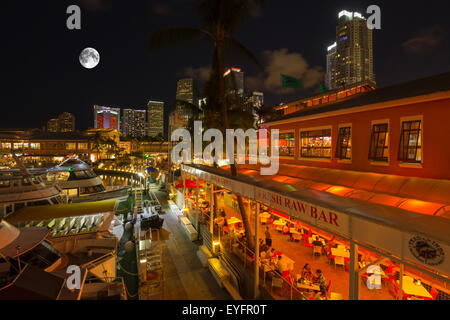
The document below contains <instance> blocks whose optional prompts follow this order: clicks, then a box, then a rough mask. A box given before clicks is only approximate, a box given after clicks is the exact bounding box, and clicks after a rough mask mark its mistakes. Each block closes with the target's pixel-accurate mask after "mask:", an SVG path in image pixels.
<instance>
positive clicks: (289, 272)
mask: <svg viewBox="0 0 450 320" xmlns="http://www.w3.org/2000/svg"><path fill="white" fill-rule="evenodd" d="M290 274H291V271H290V270H285V271H283V273H282V274H281V276H282V277H283V278H285V279H286V280H288V281H289V278H290V276H289V275H290Z"/></svg>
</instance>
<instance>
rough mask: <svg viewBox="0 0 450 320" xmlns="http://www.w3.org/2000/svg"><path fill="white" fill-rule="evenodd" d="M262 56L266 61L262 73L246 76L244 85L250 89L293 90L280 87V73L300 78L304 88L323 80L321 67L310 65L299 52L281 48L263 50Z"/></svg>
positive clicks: (275, 91)
mask: <svg viewBox="0 0 450 320" xmlns="http://www.w3.org/2000/svg"><path fill="white" fill-rule="evenodd" d="M263 57H264V60H265V61H266V64H265V65H266V67H265V68H264V73H263V74H259V75H257V76H253V77H247V78H246V86H247V88H249V89H250V90H264V91H268V92H272V93H276V94H290V93H293V92H295V89H283V88H282V87H281V74H285V75H289V76H292V77H295V78H297V79H301V80H302V81H303V86H304V88H305V89H308V88H312V87H314V86H317V85H319V83H320V82H322V81H323V77H324V72H323V70H322V67H320V66H314V67H310V66H309V64H308V62H307V61H306V60H305V58H303V56H302V55H301V54H300V53H295V52H289V51H288V49H286V48H283V49H279V50H273V51H270V50H267V51H264V52H263Z"/></svg>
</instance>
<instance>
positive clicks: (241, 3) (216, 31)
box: [150, 0, 265, 248]
mask: <svg viewBox="0 0 450 320" xmlns="http://www.w3.org/2000/svg"><path fill="white" fill-rule="evenodd" d="M264 2H265V1H264V0H199V1H198V9H199V13H200V17H201V23H202V27H201V28H193V27H172V28H167V29H163V30H160V31H158V32H156V33H154V34H153V36H152V39H151V41H150V49H151V50H155V49H159V48H161V47H162V46H164V45H170V44H182V43H187V44H192V41H193V40H199V39H203V40H205V39H206V40H207V41H208V42H210V43H211V44H212V45H213V48H214V49H213V59H212V68H211V74H210V79H209V81H208V83H207V84H206V89H207V90H206V91H207V92H208V95H207V100H208V106H207V108H205V119H206V121H207V122H208V124H209V126H210V127H214V126H216V127H219V128H221V129H222V131H225V130H226V129H227V128H231V123H230V118H229V112H230V110H229V107H228V103H227V97H226V94H225V82H224V77H223V74H224V71H225V68H224V53H225V51H226V56H227V58H228V59H227V60H228V64H229V67H231V49H235V50H237V51H238V52H239V53H241V54H243V55H245V56H246V57H247V58H248V59H249V60H250V61H252V62H253V63H255V64H256V65H257V66H259V67H261V65H260V63H259V62H258V60H257V59H256V58H255V57H254V55H253V54H252V53H251V52H250V51H249V50H248V49H247V48H246V47H245V46H244V45H242V44H241V43H240V42H239V41H238V40H237V39H236V38H235V37H234V33H235V31H236V30H237V28H238V26H239V25H240V24H241V23H242V22H243V21H244V20H245V19H246V18H247V17H248V16H249V12H250V10H251V6H253V5H262V4H263V3H264ZM261 68H262V67H261ZM233 82H234V83H235V80H233ZM234 86H235V85H234ZM235 91H236V90H235ZM217 93H218V94H217ZM217 106H219V108H217ZM219 111H220V112H221V115H220V117H221V120H222V121H220V122H219V121H216V119H217V113H218V112H219ZM230 169H231V174H232V175H233V176H236V175H237V167H236V165H234V164H233V165H231V166H230ZM237 198H238V204H239V210H240V214H241V217H242V221H243V223H244V226H245V232H246V238H247V244H248V246H249V247H250V248H254V245H255V243H254V241H253V237H252V236H251V231H250V230H251V229H250V221H249V217H248V216H247V215H246V214H245V209H244V205H243V202H242V198H241V197H240V196H239V195H238V197H237Z"/></svg>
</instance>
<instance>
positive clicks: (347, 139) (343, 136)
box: [336, 127, 352, 160]
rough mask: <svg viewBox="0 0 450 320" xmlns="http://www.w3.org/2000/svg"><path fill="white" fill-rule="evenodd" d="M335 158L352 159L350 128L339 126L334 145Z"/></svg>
mask: <svg viewBox="0 0 450 320" xmlns="http://www.w3.org/2000/svg"><path fill="white" fill-rule="evenodd" d="M336 158H338V159H340V160H351V159H352V128H351V127H342V128H339V138H338V143H337V147H336Z"/></svg>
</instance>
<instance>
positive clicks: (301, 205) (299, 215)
mask: <svg viewBox="0 0 450 320" xmlns="http://www.w3.org/2000/svg"><path fill="white" fill-rule="evenodd" d="M255 199H256V200H257V201H260V202H262V203H265V204H267V205H269V206H271V207H272V208H275V209H278V210H281V211H284V212H286V213H288V214H289V215H290V216H291V217H292V218H295V219H298V220H301V221H304V222H305V223H309V224H311V225H314V226H318V227H322V228H324V229H327V230H330V231H335V232H338V233H340V234H342V235H345V236H349V232H348V229H349V228H348V225H349V222H348V215H346V214H344V213H340V212H337V211H334V210H330V209H327V208H323V207H320V206H316V205H313V204H311V203H308V202H305V201H302V200H298V199H294V198H291V197H288V196H285V195H281V194H279V193H275V192H271V191H267V190H265V189H261V188H255Z"/></svg>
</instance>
